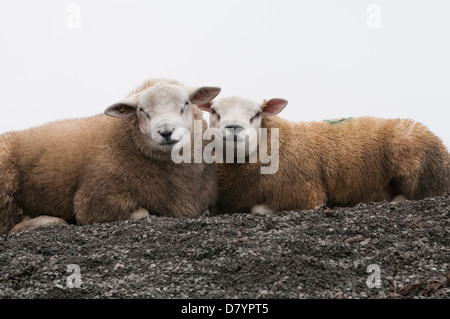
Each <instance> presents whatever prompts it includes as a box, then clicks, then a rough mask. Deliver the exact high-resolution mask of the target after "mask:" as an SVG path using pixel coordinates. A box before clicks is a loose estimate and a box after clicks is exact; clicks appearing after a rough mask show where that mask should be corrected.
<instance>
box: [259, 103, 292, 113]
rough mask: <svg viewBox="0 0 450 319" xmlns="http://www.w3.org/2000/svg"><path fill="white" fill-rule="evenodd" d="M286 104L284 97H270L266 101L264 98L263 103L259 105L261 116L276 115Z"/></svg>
mask: <svg viewBox="0 0 450 319" xmlns="http://www.w3.org/2000/svg"><path fill="white" fill-rule="evenodd" d="M287 104H288V101H286V100H285V99H270V100H268V101H266V100H264V102H263V104H262V105H261V110H262V114H261V115H262V116H272V115H277V114H278V113H280V112H281V111H283V109H284V108H285V107H286V105H287Z"/></svg>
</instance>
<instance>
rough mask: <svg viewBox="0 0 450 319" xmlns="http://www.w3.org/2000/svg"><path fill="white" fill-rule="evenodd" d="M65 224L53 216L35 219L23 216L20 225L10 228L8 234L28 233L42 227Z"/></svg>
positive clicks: (62, 220) (65, 223)
mask: <svg viewBox="0 0 450 319" xmlns="http://www.w3.org/2000/svg"><path fill="white" fill-rule="evenodd" d="M67 224H68V223H67V222H66V221H65V220H64V219H61V218H58V217H53V216H38V217H36V218H30V217H29V216H24V218H23V219H22V221H21V222H20V223H18V224H16V225H15V226H14V227H13V228H11V230H10V231H9V234H14V233H20V232H23V231H29V230H33V229H36V228H39V227H44V226H55V225H67Z"/></svg>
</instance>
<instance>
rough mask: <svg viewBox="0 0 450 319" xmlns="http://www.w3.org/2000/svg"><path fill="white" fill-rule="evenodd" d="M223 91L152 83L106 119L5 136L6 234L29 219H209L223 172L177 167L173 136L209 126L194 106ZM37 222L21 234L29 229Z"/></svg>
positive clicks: (1, 142) (0, 172)
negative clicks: (218, 176) (199, 125)
mask: <svg viewBox="0 0 450 319" xmlns="http://www.w3.org/2000/svg"><path fill="white" fill-rule="evenodd" d="M219 92H220V88H217V87H200V88H196V89H190V88H188V87H185V86H184V85H182V84H180V83H178V82H176V81H167V80H150V81H147V82H145V83H144V84H143V85H141V86H140V87H138V88H137V89H136V90H135V91H134V92H132V94H131V95H129V96H128V97H127V98H125V99H124V100H122V101H120V102H118V103H116V104H114V105H112V106H110V107H108V108H107V109H106V110H105V114H106V115H104V114H101V115H97V116H94V117H90V118H84V119H75V120H65V121H59V122H53V123H50V124H47V125H43V126H40V127H35V128H31V129H27V130H24V131H16V132H9V133H5V134H3V135H0V234H4V233H6V232H8V230H10V229H11V228H12V227H13V226H14V225H16V224H17V223H19V222H21V220H22V217H23V215H28V216H30V217H32V218H34V217H37V216H41V215H46V216H53V217H57V218H61V219H63V220H65V221H67V222H69V223H77V224H80V225H83V224H90V223H99V222H109V221H116V220H120V219H128V218H130V217H131V218H133V217H137V216H141V217H142V216H146V215H148V212H150V213H153V214H158V215H163V216H171V217H181V216H197V215H200V214H202V213H204V212H205V211H206V210H208V208H209V207H210V206H212V205H214V204H215V200H216V196H217V194H216V193H217V181H216V175H215V167H214V166H213V165H208V164H205V163H192V164H184V163H182V164H175V163H174V162H173V161H172V160H171V149H172V147H173V145H174V143H175V142H176V141H174V140H172V139H171V133H172V132H173V131H174V130H175V129H177V128H183V129H188V130H189V131H191V128H192V125H193V121H194V120H202V112H201V111H199V110H198V109H197V107H196V106H195V105H194V104H204V103H207V102H209V101H210V100H212V99H213V98H214V97H216V96H217V94H219ZM107 115H109V116H107ZM114 117H115V118H114ZM206 127H207V124H206V122H205V121H204V120H203V129H206ZM44 219H45V218H44ZM48 219H50V221H51V222H54V218H53V219H52V218H51V217H48ZM48 219H47V220H48ZM31 221H33V219H32V220H31ZM31 221H26V222H25V224H22V223H20V224H19V225H18V226H19V227H15V230H23V229H29V228H30V227H29V223H30V222H31ZM26 223H28V225H27V224H26ZM41 223H43V224H45V223H48V221H47V222H46V221H42V220H41V221H39V220H38V221H37V222H36V220H34V224H37V225H34V226H32V227H31V228H34V227H36V226H38V225H39V224H41ZM21 224H22V225H21Z"/></svg>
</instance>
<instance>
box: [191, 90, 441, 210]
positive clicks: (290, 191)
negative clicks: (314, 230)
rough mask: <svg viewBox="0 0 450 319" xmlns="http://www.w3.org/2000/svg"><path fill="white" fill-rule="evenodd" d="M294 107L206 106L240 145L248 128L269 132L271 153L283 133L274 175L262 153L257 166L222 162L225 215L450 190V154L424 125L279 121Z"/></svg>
mask: <svg viewBox="0 0 450 319" xmlns="http://www.w3.org/2000/svg"><path fill="white" fill-rule="evenodd" d="M286 104H287V101H286V100H283V99H272V100H269V101H264V102H260V103H258V102H254V101H250V100H247V99H244V98H240V97H227V98H222V99H219V100H216V101H214V102H210V103H206V104H204V105H200V106H199V107H200V108H201V109H202V110H205V111H208V112H210V113H211V115H210V127H213V128H217V129H219V131H220V132H221V135H222V136H223V137H224V139H227V138H228V139H229V138H231V139H233V140H237V141H236V144H235V146H236V145H237V144H238V143H243V141H245V135H244V137H240V138H236V137H239V135H240V134H245V132H246V130H247V129H248V128H254V129H259V128H267V129H268V132H267V139H266V140H261V141H260V143H267V144H268V145H267V148H268V150H270V149H271V147H272V146H271V145H270V143H271V140H272V139H271V130H272V129H274V128H278V129H279V142H278V141H277V140H274V143H277V145H275V146H278V147H279V167H278V171H276V172H275V173H274V174H261V168H263V167H264V166H267V164H263V163H261V161H260V158H259V156H258V161H257V163H249V161H248V160H247V161H246V163H223V164H217V169H218V172H217V174H218V181H219V199H218V204H217V211H218V212H219V213H220V212H222V213H233V212H249V211H252V212H260V213H273V212H278V211H284V210H294V209H312V208H314V207H316V206H318V205H320V204H326V205H328V206H330V207H333V206H353V205H356V204H358V203H360V202H371V201H381V200H384V199H387V200H393V199H394V198H399V197H406V198H407V199H411V200H417V199H422V198H425V197H430V196H441V195H444V194H445V193H446V192H449V189H450V186H449V184H450V183H449V179H450V178H449V175H450V157H449V153H448V151H447V149H446V147H445V146H444V145H443V143H442V142H441V140H440V139H439V138H438V137H436V136H435V135H434V134H432V133H431V132H430V131H429V130H428V129H427V128H426V127H425V126H423V125H422V124H420V123H417V122H414V121H411V120H403V119H380V118H373V117H360V118H353V119H347V120H340V121H322V122H298V123H294V122H291V121H288V120H285V119H282V118H280V117H278V116H275V115H276V114H278V113H279V112H280V111H281V110H283V108H284V107H285V106H286ZM228 129H233V130H236V131H234V132H233V134H230V132H229V131H228ZM238 130H239V131H238ZM239 141H241V142H239ZM247 143H248V142H247ZM260 147H261V145H260Z"/></svg>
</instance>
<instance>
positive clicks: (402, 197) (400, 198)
mask: <svg viewBox="0 0 450 319" xmlns="http://www.w3.org/2000/svg"><path fill="white" fill-rule="evenodd" d="M407 200H408V198H407V197H406V196H405V195H403V194H401V195H397V196H395V197H394V199H393V200H391V203H401V202H404V201H407Z"/></svg>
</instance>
